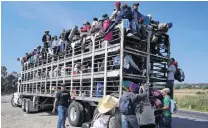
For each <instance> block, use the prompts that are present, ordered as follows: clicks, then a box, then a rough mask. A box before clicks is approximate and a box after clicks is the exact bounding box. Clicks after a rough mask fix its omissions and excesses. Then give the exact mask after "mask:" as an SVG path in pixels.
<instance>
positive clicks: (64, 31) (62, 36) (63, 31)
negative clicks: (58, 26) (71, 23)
mask: <svg viewBox="0 0 208 128" xmlns="http://www.w3.org/2000/svg"><path fill="white" fill-rule="evenodd" d="M65 34H66V30H65V29H63V30H62V33H61V34H60V36H59V38H65Z"/></svg>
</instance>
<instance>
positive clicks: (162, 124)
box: [159, 116, 172, 128]
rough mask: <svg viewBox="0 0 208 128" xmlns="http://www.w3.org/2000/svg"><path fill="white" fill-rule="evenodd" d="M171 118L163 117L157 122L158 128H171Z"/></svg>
mask: <svg viewBox="0 0 208 128" xmlns="http://www.w3.org/2000/svg"><path fill="white" fill-rule="evenodd" d="M171 123H172V117H171V116H163V117H162V118H161V119H160V120H159V128H172V125H171Z"/></svg>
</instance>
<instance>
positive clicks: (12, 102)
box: [11, 96, 17, 107]
mask: <svg viewBox="0 0 208 128" xmlns="http://www.w3.org/2000/svg"><path fill="white" fill-rule="evenodd" d="M11 105H12V106H13V107H17V105H16V104H15V103H14V96H12V99H11Z"/></svg>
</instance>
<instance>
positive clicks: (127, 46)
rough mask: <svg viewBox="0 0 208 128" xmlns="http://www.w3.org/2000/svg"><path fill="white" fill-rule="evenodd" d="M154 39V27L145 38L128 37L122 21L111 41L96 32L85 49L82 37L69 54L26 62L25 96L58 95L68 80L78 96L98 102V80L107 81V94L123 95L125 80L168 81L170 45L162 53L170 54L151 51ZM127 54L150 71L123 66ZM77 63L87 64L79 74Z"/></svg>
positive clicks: (24, 70)
mask: <svg viewBox="0 0 208 128" xmlns="http://www.w3.org/2000/svg"><path fill="white" fill-rule="evenodd" d="M151 39H152V30H148V38H147V39H145V40H141V39H139V38H133V37H128V36H126V34H125V29H124V28H123V24H122V23H121V24H120V25H118V26H117V27H115V29H114V30H113V40H111V41H104V39H103V37H101V36H100V35H99V34H98V33H92V34H91V35H88V36H87V37H85V38H84V44H85V50H83V46H81V45H80V44H79V40H78V41H75V42H73V43H72V44H71V46H72V48H69V49H68V50H67V51H66V52H65V54H62V55H60V56H51V55H50V54H48V55H47V59H46V60H39V61H38V63H37V64H33V65H27V64H25V65H23V66H22V71H21V85H20V87H19V91H20V93H21V94H22V95H33V96H34V95H37V96H44V97H54V94H55V91H56V89H57V88H58V87H59V85H60V84H61V83H65V84H66V87H67V90H69V91H70V92H71V94H72V95H73V96H75V97H76V99H78V100H88V101H98V100H99V99H100V97H102V96H101V95H97V94H96V92H97V84H98V83H102V84H103V95H109V94H112V93H114V94H117V95H118V97H119V96H120V95H121V94H122V81H123V80H129V81H134V82H136V83H147V85H148V86H150V87H153V86H154V85H157V84H158V83H159V84H161V83H164V82H166V79H167V73H166V72H165V71H163V70H162V69H163V68H166V67H167V62H168V60H169V58H170V45H169V46H168V48H164V47H160V51H162V50H164V49H165V50H164V52H163V53H162V54H163V55H165V56H166V57H163V56H159V55H155V54H152V53H151ZM169 44H170V42H169ZM126 54H128V55H131V56H132V58H133V60H134V61H135V63H136V64H137V65H138V66H139V68H140V69H142V70H146V73H143V74H142V73H137V72H134V71H133V72H129V71H126V70H125V69H124V68H123V66H124V57H125V55H126ZM115 57H120V60H121V61H120V66H119V67H116V66H115V65H114V59H115ZM76 64H81V66H82V67H83V68H82V71H80V72H79V73H78V74H74V72H73V71H74V70H75V65H76ZM66 67H69V68H68V69H66Z"/></svg>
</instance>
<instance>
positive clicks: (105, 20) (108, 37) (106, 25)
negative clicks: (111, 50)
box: [102, 14, 113, 48]
mask: <svg viewBox="0 0 208 128" xmlns="http://www.w3.org/2000/svg"><path fill="white" fill-rule="evenodd" d="M110 25H111V20H110V19H109V17H108V14H104V15H103V26H102V32H105V31H106V30H107V29H108V28H109V27H110ZM112 39H113V32H112V31H109V32H108V33H107V34H104V41H103V42H102V48H104V47H105V43H108V41H111V40H112ZM108 45H109V43H108Z"/></svg>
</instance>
